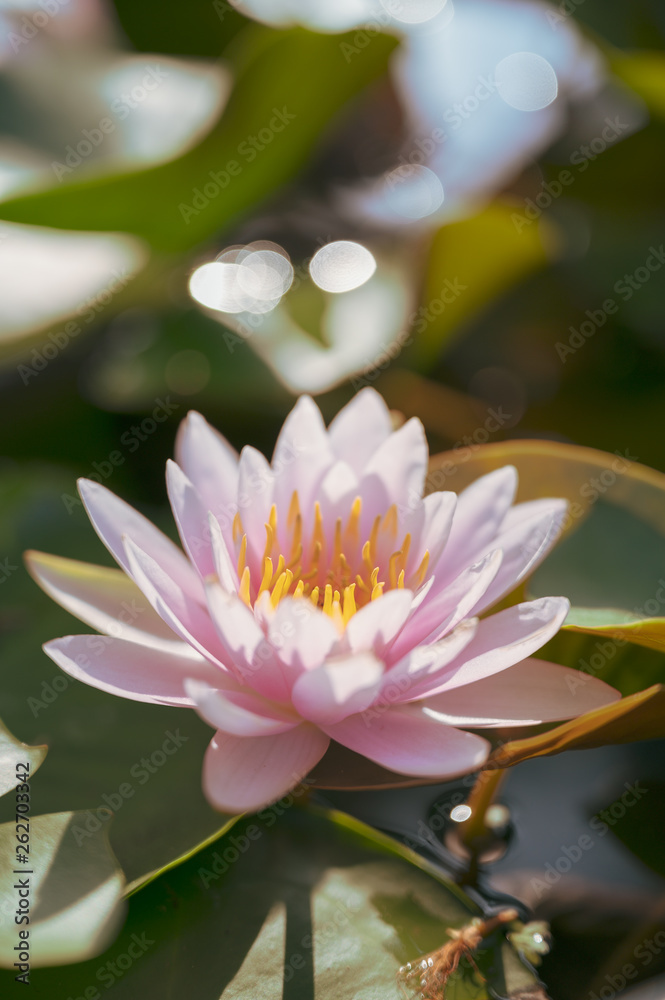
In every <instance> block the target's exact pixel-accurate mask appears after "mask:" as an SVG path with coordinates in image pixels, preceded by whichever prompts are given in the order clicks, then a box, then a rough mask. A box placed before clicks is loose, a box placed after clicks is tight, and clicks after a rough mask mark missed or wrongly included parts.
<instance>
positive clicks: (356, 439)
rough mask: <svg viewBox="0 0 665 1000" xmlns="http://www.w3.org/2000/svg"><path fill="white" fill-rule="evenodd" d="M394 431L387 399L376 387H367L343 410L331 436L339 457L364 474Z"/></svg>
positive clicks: (334, 422) (336, 420)
mask: <svg viewBox="0 0 665 1000" xmlns="http://www.w3.org/2000/svg"><path fill="white" fill-rule="evenodd" d="M392 430H393V427H392V420H391V419H390V410H389V409H388V407H387V406H386V404H385V403H384V401H383V398H382V397H381V396H380V395H379V393H378V392H377V391H376V390H375V389H372V388H366V389H361V390H360V392H359V393H358V394H357V395H356V396H354V397H353V399H352V400H351V402H350V403H347V405H346V406H345V407H344V409H342V410H340V411H339V413H338V414H337V416H336V417H335V419H334V420H333V421H332V423H331V424H330V427H329V428H328V437H329V440H330V443H331V445H332V449H333V451H334V453H335V455H336V456H337V458H340V459H342V460H343V461H345V462H348V464H349V465H350V466H351V467H352V468H353V469H354V471H355V472H356V474H357V475H360V474H361V473H362V472H363V470H364V468H365V466H366V465H367V463H368V462H369V460H370V458H371V457H372V455H373V454H374V452H375V451H376V450H377V449H378V448H379V447H380V446H381V445H382V444H383V442H384V441H385V440H386V438H388V437H390V435H391V433H392Z"/></svg>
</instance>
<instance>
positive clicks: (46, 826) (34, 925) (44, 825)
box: [0, 812, 125, 971]
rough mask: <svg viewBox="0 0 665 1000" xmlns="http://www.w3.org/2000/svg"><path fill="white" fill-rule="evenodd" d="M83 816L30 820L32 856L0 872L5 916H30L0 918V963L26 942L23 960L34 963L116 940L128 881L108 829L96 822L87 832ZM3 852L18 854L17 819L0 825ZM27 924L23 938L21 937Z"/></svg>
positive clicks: (10, 961)
mask: <svg viewBox="0 0 665 1000" xmlns="http://www.w3.org/2000/svg"><path fill="white" fill-rule="evenodd" d="M85 821H86V816H85V815H82V814H80V813H73V812H66V813H55V814H51V815H48V816H34V817H32V818H31V819H30V823H29V827H30V832H29V837H30V842H29V846H30V854H29V862H28V863H27V864H19V863H17V864H16V866H15V867H16V870H17V871H16V872H15V873H14V877H13V878H12V877H11V876H9V877H5V878H3V884H2V886H1V887H0V909H1V910H2V912H3V914H11V915H12V916H13V915H14V913H16V912H18V913H19V914H21V915H26V916H28V921H27V922H26V921H25V920H21V921H20V922H18V921H15V920H14V919H7V917H6V916H5V917H4V918H3V920H2V922H0V966H2V967H3V968H5V969H8V968H9V969H12V968H13V967H14V963H15V962H16V961H17V952H16V946H17V945H19V946H20V945H22V944H23V946H25V941H26V940H27V942H28V945H29V947H28V952H29V962H28V963H26V964H29V965H30V966H31V967H32V968H37V967H41V966H45V965H66V964H69V963H71V962H82V961H85V960H86V959H90V958H93V957H94V956H95V955H98V954H99V953H100V952H102V951H104V949H105V948H107V947H108V945H109V943H110V942H111V941H112V940H113V938H114V936H115V934H116V932H117V930H118V928H119V926H120V923H121V921H122V918H123V916H124V912H125V904H124V901H123V890H124V884H125V880H124V876H123V874H122V871H121V869H120V866H119V865H118V862H117V861H116V859H115V857H114V855H113V852H112V851H111V848H110V845H109V843H108V838H107V834H106V830H104V829H102V825H101V823H100V825H99V828H98V829H97V830H95V831H93V832H91V833H88V832H86V831H85V830H84V823H85ZM0 853H1V854H2V855H3V857H5V858H14V857H15V856H16V825H15V824H14V823H3V824H2V826H0ZM26 893H27V894H26ZM21 900H22V901H24V902H21ZM28 904H29V905H28ZM26 929H27V930H28V932H29V934H28V937H27V939H26V938H25V937H23V938H22V939H20V938H19V932H20V930H26ZM20 971H24V970H20Z"/></svg>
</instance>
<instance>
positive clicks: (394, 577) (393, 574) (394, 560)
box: [388, 549, 403, 589]
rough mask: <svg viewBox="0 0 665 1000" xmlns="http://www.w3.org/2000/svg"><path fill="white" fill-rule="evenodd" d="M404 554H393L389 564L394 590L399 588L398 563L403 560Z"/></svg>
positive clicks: (400, 552)
mask: <svg viewBox="0 0 665 1000" xmlns="http://www.w3.org/2000/svg"><path fill="white" fill-rule="evenodd" d="M402 555H403V552H402V551H401V549H400V551H399V552H393V554H392V555H391V557H390V562H389V563H388V573H389V574H390V586H391V587H393V589H394V588H395V587H396V586H397V563H398V562H399V561H400V560H401V558H402Z"/></svg>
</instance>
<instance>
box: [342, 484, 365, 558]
mask: <svg viewBox="0 0 665 1000" xmlns="http://www.w3.org/2000/svg"><path fill="white" fill-rule="evenodd" d="M362 508H363V502H362V500H361V499H360V497H356V499H355V500H354V501H353V506H352V507H351V514H350V515H349V520H348V523H347V525H346V531H345V532H344V545H345V547H346V548H347V550H348V551H350V552H353V553H356V552H357V551H358V544H359V542H360V514H361V511H362Z"/></svg>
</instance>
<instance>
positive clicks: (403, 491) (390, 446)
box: [361, 417, 429, 506]
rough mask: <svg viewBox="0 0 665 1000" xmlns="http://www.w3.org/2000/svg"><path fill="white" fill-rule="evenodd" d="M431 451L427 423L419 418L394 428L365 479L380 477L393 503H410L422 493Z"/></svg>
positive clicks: (379, 449)
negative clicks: (429, 449)
mask: <svg viewBox="0 0 665 1000" xmlns="http://www.w3.org/2000/svg"><path fill="white" fill-rule="evenodd" d="M428 458H429V452H428V449H427V440H426V438H425V431H424V429H423V425H422V424H421V422H420V421H419V420H418V419H417V418H416V417H412V418H411V420H407V422H406V423H405V424H404V425H403V426H402V427H400V429H399V430H397V431H394V432H393V433H392V434H391V435H390V437H389V438H387V439H386V440H385V441H384V442H383V444H381V445H380V446H379V447H378V448H377V450H376V451H375V452H374V454H373V455H372V457H371V458H370V460H369V462H368V463H367V465H366V466H365V471H364V474H363V478H362V481H361V486H362V487H363V492H364V485H365V482H367V481H371V480H372V479H374V478H376V479H378V481H379V482H380V483H382V484H383V486H384V488H385V491H386V493H387V496H388V498H389V500H388V502H389V503H391V504H392V503H396V504H401V505H403V506H409V503H411V504H413V503H414V501H415V500H417V499H418V498H420V497H422V493H423V487H424V485H425V475H426V473H427V462H428Z"/></svg>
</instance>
